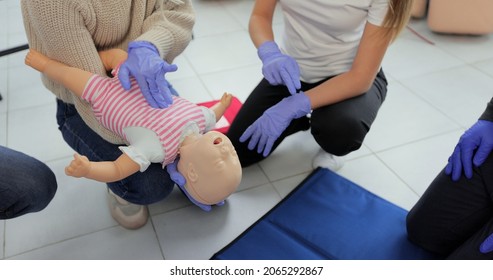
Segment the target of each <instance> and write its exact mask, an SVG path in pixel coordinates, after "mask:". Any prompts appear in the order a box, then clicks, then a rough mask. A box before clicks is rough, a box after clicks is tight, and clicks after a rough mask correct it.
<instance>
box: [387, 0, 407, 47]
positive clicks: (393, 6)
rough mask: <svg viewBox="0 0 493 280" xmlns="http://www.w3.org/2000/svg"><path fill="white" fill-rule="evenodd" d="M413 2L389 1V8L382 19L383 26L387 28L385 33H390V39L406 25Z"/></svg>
mask: <svg viewBox="0 0 493 280" xmlns="http://www.w3.org/2000/svg"><path fill="white" fill-rule="evenodd" d="M413 3H414V0H390V1H389V9H388V11H387V14H386V15H385V18H384V20H383V26H384V27H386V28H387V32H386V35H389V34H392V40H395V39H396V38H397V36H398V35H399V33H400V32H401V31H402V30H403V29H404V28H405V27H406V25H407V23H408V21H409V18H410V17H411V9H412V7H413Z"/></svg>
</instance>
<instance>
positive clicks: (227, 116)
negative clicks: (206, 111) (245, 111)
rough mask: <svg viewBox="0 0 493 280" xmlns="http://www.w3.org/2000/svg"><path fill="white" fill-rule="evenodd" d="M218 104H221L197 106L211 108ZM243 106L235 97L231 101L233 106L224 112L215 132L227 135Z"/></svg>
mask: <svg viewBox="0 0 493 280" xmlns="http://www.w3.org/2000/svg"><path fill="white" fill-rule="evenodd" d="M217 102H219V100H212V101H207V102H202V103H198V104H197V105H199V106H204V107H207V108H210V107H212V106H213V105H214V104H216V103H217ZM242 105H243V104H242V103H241V101H240V100H239V99H238V98H236V97H235V96H233V99H232V100H231V105H230V106H229V107H228V109H226V112H224V115H223V116H222V117H221V119H220V120H219V121H218V122H217V123H216V126H215V128H214V130H216V131H219V132H221V133H224V134H226V133H227V132H228V129H229V127H230V126H231V123H232V122H233V120H234V119H235V117H236V115H237V114H238V112H239V111H240V108H241V106H242Z"/></svg>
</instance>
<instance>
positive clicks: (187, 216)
mask: <svg viewBox="0 0 493 280" xmlns="http://www.w3.org/2000/svg"><path fill="white" fill-rule="evenodd" d="M252 3H253V1H252V0H208V1H206V0H194V4H195V8H196V13H197V23H196V27H195V32H194V34H195V39H194V40H193V41H192V43H191V44H190V45H189V47H188V48H187V49H186V51H185V52H184V54H183V55H181V56H180V57H179V58H178V59H177V60H176V61H175V62H176V64H178V66H179V71H178V72H177V73H173V74H171V75H169V79H170V80H171V81H172V83H173V85H174V86H175V88H176V89H177V90H178V91H179V93H180V95H181V96H183V97H185V98H188V99H190V100H192V101H195V102H200V101H207V100H211V99H215V98H218V97H219V96H220V95H221V94H222V92H224V91H229V92H232V93H234V94H235V95H236V96H238V97H239V98H240V99H241V100H244V99H245V98H246V97H247V95H248V94H249V92H250V91H251V90H252V89H253V87H254V86H255V85H256V83H257V82H258V81H259V80H260V78H261V72H260V62H259V60H258V59H257V55H256V51H255V48H254V47H253V44H252V43H251V41H250V39H249V36H248V33H247V22H248V16H249V13H250V10H251V7H252ZM275 22H276V27H277V28H276V30H279V29H280V27H281V26H282V18H281V17H280V16H279V13H277V14H276V18H275ZM411 26H412V27H413V28H414V29H416V30H418V31H419V32H421V33H422V34H423V35H425V36H426V37H428V38H429V39H431V40H432V41H434V42H435V43H436V44H435V45H430V44H428V43H426V42H424V41H422V40H421V39H419V38H418V37H416V36H415V35H413V34H412V33H411V32H409V31H407V30H406V31H405V32H404V33H403V35H402V37H401V38H399V39H398V40H397V41H396V42H395V43H394V44H393V45H392V46H391V48H390V50H389V52H388V55H387V56H386V58H385V61H384V69H385V71H386V73H387V76H388V77H389V80H390V86H389V93H388V97H387V100H386V101H385V103H384V105H383V107H382V109H381V111H380V113H379V115H378V118H377V120H376V122H375V123H374V125H373V127H372V130H371V132H370V133H369V134H368V136H367V138H366V140H365V143H364V146H363V147H362V148H361V149H360V150H359V151H357V152H354V153H352V154H350V155H349V156H347V162H346V165H345V166H344V167H343V168H342V169H341V170H340V171H339V172H338V173H339V174H341V175H342V176H345V177H346V178H348V179H350V180H352V181H354V182H356V183H358V184H360V185H361V186H363V187H365V188H367V189H368V190H370V191H372V192H374V193H376V194H378V195H380V196H382V197H384V198H386V199H388V200H390V201H392V202H394V203H396V204H398V205H400V206H402V207H403V208H405V209H410V208H411V207H412V205H413V204H414V203H415V202H416V201H417V199H418V197H419V196H420V195H421V194H422V193H423V191H424V190H425V188H426V187H427V186H428V184H429V182H430V181H431V180H432V179H433V178H434V176H435V174H436V173H437V172H438V171H439V170H440V169H441V168H442V167H443V166H444V164H445V162H446V160H447V158H448V156H449V154H450V153H451V151H452V150H453V147H454V145H455V143H456V141H457V140H458V137H459V136H460V135H461V133H462V132H463V131H464V129H466V128H467V127H468V126H470V125H471V124H472V123H473V122H474V121H475V120H476V119H477V118H478V116H479V115H480V113H481V112H482V111H483V110H484V108H485V105H486V103H487V101H489V99H490V98H491V96H492V93H493V51H491V50H492V48H491V47H492V46H493V36H491V35H490V36H479V37H471V36H445V35H438V34H434V33H432V32H430V31H429V30H428V29H427V26H426V22H425V21H423V20H414V21H412V22H411ZM26 42H27V41H26V38H25V35H24V30H23V25H22V19H21V13H20V7H19V1H17V0H0V50H3V49H6V48H8V47H14V46H18V45H22V44H24V43H26ZM25 54H26V52H25V51H24V52H20V53H17V54H12V55H9V56H6V57H2V58H0V92H1V94H2V95H3V97H4V100H3V101H1V102H0V144H1V145H6V146H8V147H11V148H14V149H18V150H21V151H23V152H26V153H28V154H31V155H33V156H35V157H37V158H39V159H41V160H42V161H44V162H46V163H47V164H48V165H49V166H50V167H51V168H52V169H53V170H54V172H55V173H56V175H57V178H58V184H59V190H58V193H57V194H56V196H55V198H54V200H53V201H52V203H51V204H50V205H49V206H48V207H47V208H46V209H45V210H44V211H42V212H39V213H34V214H29V215H25V216H23V217H20V218H17V219H13V220H7V221H0V259H208V258H209V257H211V255H212V254H213V253H215V252H216V251H217V250H219V249H221V248H222V247H223V246H224V245H226V244H228V243H229V242H230V241H231V240H233V239H234V238H235V237H236V236H237V235H238V234H240V233H241V232H242V231H243V230H244V229H246V228H247V227H248V226H249V225H251V224H252V223H253V222H254V221H255V220H257V219H258V218H259V217H260V216H261V215H263V214H264V213H266V212H267V211H268V210H269V209H271V208H272V207H273V206H274V205H275V204H276V203H277V202H279V201H280V200H281V198H282V197H284V196H286V194H288V193H289V191H290V190H292V189H293V188H294V187H295V186H296V185H297V184H298V183H300V182H301V181H302V180H303V179H304V178H305V177H306V176H307V175H308V174H309V173H310V172H311V171H312V168H311V159H312V157H313V155H314V154H315V153H316V152H317V145H316V144H315V142H314V141H313V139H312V138H311V137H310V135H309V134H308V133H299V134H297V135H294V136H292V137H289V138H288V139H286V141H285V142H284V143H283V144H282V145H281V146H280V147H279V149H278V150H276V152H275V153H274V154H273V155H272V156H271V157H269V158H268V159H266V160H264V161H263V162H261V163H260V164H258V165H255V166H252V167H249V168H245V169H244V180H243V182H242V184H241V186H240V189H239V190H238V192H236V193H235V194H233V195H232V196H231V198H230V199H228V203H227V204H226V205H225V206H224V207H221V208H217V209H214V211H212V212H210V213H205V212H202V211H201V210H200V209H199V208H197V207H195V206H193V205H191V204H190V203H189V202H188V201H187V200H186V199H185V198H184V197H183V195H182V194H181V193H179V192H176V191H175V192H173V193H172V195H171V196H170V197H168V198H167V199H166V200H164V201H162V202H160V203H157V204H155V205H151V206H150V212H151V219H150V222H149V223H148V224H147V225H146V226H145V227H144V228H142V229H139V230H136V231H128V230H125V229H123V228H121V227H120V226H118V225H117V224H116V222H115V221H113V219H112V218H111V216H110V215H109V212H108V209H107V205H106V200H105V185H104V184H101V183H98V182H94V181H90V180H85V179H75V178H71V177H67V176H65V175H64V173H63V168H64V166H65V165H66V164H67V163H68V162H69V161H70V157H71V155H72V151H71V149H70V148H69V147H68V146H67V145H66V144H65V142H64V141H63V140H62V137H61V135H60V133H59V132H58V130H57V127H56V121H55V116H54V113H55V102H54V97H53V95H51V94H50V93H49V92H48V91H47V90H46V89H45V88H44V87H43V86H42V84H41V82H40V80H39V77H38V74H37V73H35V71H34V70H31V69H29V68H28V67H26V66H24V64H23V58H24V55H25ZM32 135H37V136H36V138H33V137H32Z"/></svg>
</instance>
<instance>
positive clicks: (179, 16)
mask: <svg viewBox="0 0 493 280" xmlns="http://www.w3.org/2000/svg"><path fill="white" fill-rule="evenodd" d="M194 24H195V14H194V12H193V8H192V3H191V0H157V1H156V4H155V6H154V9H153V10H152V12H151V14H150V15H149V16H148V17H147V18H146V19H145V21H144V25H143V34H142V35H140V36H139V37H138V38H136V41H148V42H151V43H152V44H154V45H155V46H156V47H157V49H158V50H159V53H160V55H161V57H162V58H164V59H165V60H166V61H168V62H170V63H171V62H173V60H174V59H175V57H176V56H178V55H179V54H180V53H182V52H183V50H184V49H185V48H186V46H187V45H188V44H189V43H190V41H191V39H192V29H193V25H194Z"/></svg>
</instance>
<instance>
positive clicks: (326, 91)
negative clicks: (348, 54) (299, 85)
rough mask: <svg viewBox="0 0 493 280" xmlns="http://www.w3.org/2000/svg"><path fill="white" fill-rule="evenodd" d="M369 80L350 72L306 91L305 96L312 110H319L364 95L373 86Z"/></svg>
mask: <svg viewBox="0 0 493 280" xmlns="http://www.w3.org/2000/svg"><path fill="white" fill-rule="evenodd" d="M367 80H368V78H367V77H366V76H365V75H363V74H357V73H354V72H351V71H349V72H346V73H343V74H341V75H338V76H335V77H333V78H331V79H329V80H327V81H326V82H324V83H322V84H320V85H319V86H317V87H314V88H312V89H310V90H308V91H305V94H306V95H307V96H308V98H309V99H310V103H311V106H312V109H317V108H320V107H323V106H327V105H331V104H335V103H337V102H340V101H343V100H346V99H349V98H352V97H356V96H359V95H361V94H364V93H365V92H367V91H368V90H369V89H370V86H371V84H370V85H368V83H367ZM373 80H374V77H373V79H372V81H373Z"/></svg>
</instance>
